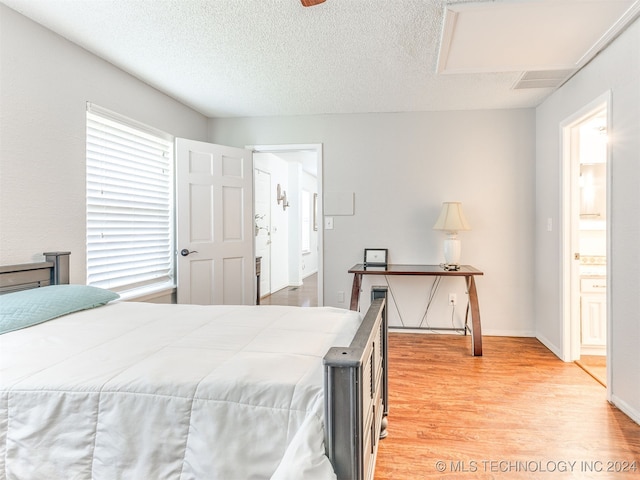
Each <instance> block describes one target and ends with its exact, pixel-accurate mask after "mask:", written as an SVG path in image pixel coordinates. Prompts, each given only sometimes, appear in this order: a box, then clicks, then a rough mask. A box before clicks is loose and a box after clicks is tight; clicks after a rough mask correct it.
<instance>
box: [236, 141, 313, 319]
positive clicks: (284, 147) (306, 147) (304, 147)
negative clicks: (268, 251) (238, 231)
mask: <svg viewBox="0 0 640 480" xmlns="http://www.w3.org/2000/svg"><path fill="white" fill-rule="evenodd" d="M245 148H247V149H249V150H253V152H254V153H283V152H289V153H290V152H300V151H306V152H315V154H316V167H317V174H316V179H317V182H318V202H317V209H318V210H317V218H318V232H317V235H318V306H319V307H322V306H323V305H324V260H323V259H324V229H323V228H322V222H321V221H320V220H321V219H322V218H324V210H323V203H324V202H323V201H322V199H323V198H324V197H323V189H322V185H323V178H322V162H323V158H322V155H323V152H322V144H321V143H306V144H280V145H247V146H246V147H245ZM254 250H255V239H254Z"/></svg>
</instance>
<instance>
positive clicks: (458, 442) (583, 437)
mask: <svg viewBox="0 0 640 480" xmlns="http://www.w3.org/2000/svg"><path fill="white" fill-rule="evenodd" d="M483 347H484V355H483V356H482V357H472V356H471V355H470V351H471V350H470V338H469V337H464V336H453V335H420V334H405V333H391V334H390V340H389V406H390V412H389V427H388V437H387V438H386V439H384V440H382V441H381V442H380V447H379V453H378V460H377V465H376V476H375V478H376V480H417V479H433V478H451V479H460V478H463V479H464V478H468V479H478V478H498V479H511V478H527V479H529V478H543V479H544V478H548V479H558V478H579V479H583V478H594V479H610V478H635V479H640V426H639V425H638V424H636V423H634V422H633V421H632V420H631V419H629V418H628V417H627V416H625V415H624V414H623V413H622V412H620V411H619V410H618V409H616V408H615V407H613V406H612V405H610V404H609V403H608V402H607V400H606V393H605V392H606V391H605V389H604V388H603V387H602V385H600V384H599V383H598V382H596V381H595V380H594V379H593V378H592V377H591V376H589V375H588V374H587V373H585V372H584V371H583V370H582V369H581V368H580V367H578V366H577V365H575V364H574V363H565V362H562V361H560V360H559V359H558V358H557V357H555V356H554V355H553V354H552V353H551V352H550V351H549V350H548V349H547V348H546V347H544V346H543V345H542V344H541V343H540V342H538V341H537V340H536V339H533V338H511V337H484V338H483ZM438 462H442V463H438ZM573 462H575V463H573ZM608 462H611V463H608ZM616 462H618V463H616ZM625 462H627V463H625ZM633 462H635V464H634V463H633ZM634 465H635V471H629V472H627V473H615V470H616V469H617V470H620V469H624V468H625V467H627V468H633V466H634ZM608 467H611V469H612V470H613V472H606V471H605V470H606V469H607V468H608ZM525 470H526V471H525ZM552 470H553V471H552Z"/></svg>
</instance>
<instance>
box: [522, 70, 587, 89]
mask: <svg viewBox="0 0 640 480" xmlns="http://www.w3.org/2000/svg"><path fill="white" fill-rule="evenodd" d="M575 71H576V70H574V69H569V70H566V69H565V70H536V71H533V72H524V73H523V74H522V75H521V76H520V78H518V80H516V82H515V83H514V84H513V86H512V87H511V88H512V89H513V90H520V89H523V88H557V87H559V86H560V85H562V84H563V83H564V82H565V80H567V79H568V78H569V77H570V76H571V75H572V74H573V73H574V72H575Z"/></svg>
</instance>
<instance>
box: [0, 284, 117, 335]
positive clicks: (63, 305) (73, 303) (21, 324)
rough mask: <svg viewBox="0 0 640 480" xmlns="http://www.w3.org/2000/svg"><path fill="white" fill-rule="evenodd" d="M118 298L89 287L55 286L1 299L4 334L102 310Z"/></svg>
mask: <svg viewBox="0 0 640 480" xmlns="http://www.w3.org/2000/svg"><path fill="white" fill-rule="evenodd" d="M117 298H120V295H118V294H117V293H113V292H110V291H109V290H104V289H102V288H97V287H91V286H88V285H51V286H49V287H41V288H33V289H31V290H23V291H21V292H14V293H8V294H6V295H2V296H0V334H3V333H7V332H12V331H14V330H19V329H21V328H25V327H30V326H31V325H36V324H38V323H42V322H46V321H48V320H52V319H54V318H56V317H61V316H62V315H66V314H68V313H73V312H77V311H79V310H87V309H89V308H94V307H99V306H100V305H104V304H106V303H109V302H110V301H112V300H115V299H117Z"/></svg>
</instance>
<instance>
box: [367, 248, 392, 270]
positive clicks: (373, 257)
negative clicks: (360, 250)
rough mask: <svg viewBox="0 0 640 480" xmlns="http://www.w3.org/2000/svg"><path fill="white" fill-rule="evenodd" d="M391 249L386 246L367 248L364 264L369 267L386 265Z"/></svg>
mask: <svg viewBox="0 0 640 480" xmlns="http://www.w3.org/2000/svg"><path fill="white" fill-rule="evenodd" d="M388 252H389V250H388V249H386V248H365V249H364V264H365V266H367V267H386V266H387V256H388Z"/></svg>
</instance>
